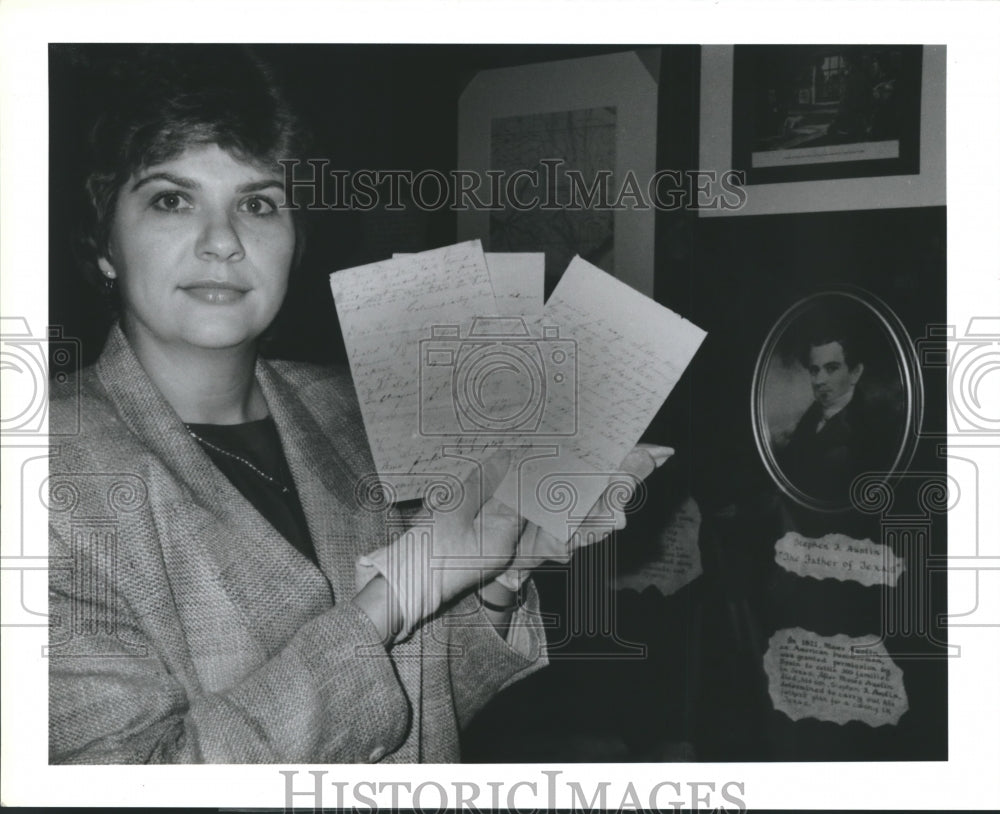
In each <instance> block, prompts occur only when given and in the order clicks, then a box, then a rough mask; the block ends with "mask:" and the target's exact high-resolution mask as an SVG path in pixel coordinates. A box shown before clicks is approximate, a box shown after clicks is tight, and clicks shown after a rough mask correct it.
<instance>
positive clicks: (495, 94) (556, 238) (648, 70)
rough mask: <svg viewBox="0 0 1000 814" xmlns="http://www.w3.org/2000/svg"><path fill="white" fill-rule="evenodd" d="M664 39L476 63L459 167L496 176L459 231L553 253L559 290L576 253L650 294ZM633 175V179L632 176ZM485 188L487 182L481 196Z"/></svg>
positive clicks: (552, 278)
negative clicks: (648, 199) (648, 198)
mask: <svg viewBox="0 0 1000 814" xmlns="http://www.w3.org/2000/svg"><path fill="white" fill-rule="evenodd" d="M659 57H660V52H659V49H657V48H649V49H639V50H628V51H623V52H621V53H613V54H605V55H602V56H594V57H584V58H580V59H566V60H558V61H552V62H539V63H534V64H529V65H517V66H514V67H509V68H497V69H491V70H484V71H479V72H478V73H477V74H476V75H475V76H473V78H472V79H471V80H470V81H469V83H468V85H467V86H466V88H465V90H464V91H463V93H462V95H461V97H460V99H459V108H458V167H459V170H460V171H461V172H465V173H471V174H472V176H473V177H475V178H483V179H486V178H488V179H489V180H490V188H489V190H488V196H489V197H488V200H487V203H488V205H487V206H469V207H465V208H464V209H460V210H459V212H458V237H459V239H460V240H473V239H476V238H478V239H480V240H482V242H483V246H484V248H485V249H487V250H488V251H494V252H544V253H545V283H546V290H547V291H551V289H552V288H553V287H554V285H555V283H556V282H557V281H558V278H559V276H560V275H561V274H562V272H563V271H564V270H565V268H566V266H567V265H568V264H569V261H570V260H571V259H572V258H573V256H574V255H576V254H579V255H580V256H581V257H583V259H585V260H587V261H589V262H591V263H593V264H594V265H596V266H598V267H599V268H601V269H603V270H604V271H606V272H608V273H609V274H613V275H615V276H616V277H617V278H618V279H619V280H622V281H623V282H625V283H627V284H628V285H630V286H632V287H633V288H635V289H637V290H638V291H641V292H643V293H644V294H647V295H650V296H651V295H652V293H653V262H654V214H655V213H654V211H653V209H652V208H651V207H642V206H634V205H630V203H632V202H633V201H634V199H633V197H632V193H631V192H630V190H633V191H634V189H635V184H639V185H641V186H642V187H643V188H644V185H645V184H646V183H647V181H648V179H649V178H650V177H652V175H653V173H654V172H655V170H656V143H657V142H656V117H657V99H658V88H659V83H658V78H659ZM630 184H631V186H630ZM486 194H487V191H486V190H481V191H480V197H483V196H484V195H486Z"/></svg>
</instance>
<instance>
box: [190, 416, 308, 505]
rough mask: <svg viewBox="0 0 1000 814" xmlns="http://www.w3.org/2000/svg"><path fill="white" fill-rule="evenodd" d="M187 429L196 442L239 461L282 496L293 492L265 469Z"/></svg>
mask: <svg viewBox="0 0 1000 814" xmlns="http://www.w3.org/2000/svg"><path fill="white" fill-rule="evenodd" d="M185 427H186V429H187V431H188V435H190V436H191V437H192V438H193V439H194V440H195V441H197V442H198V443H199V444H201V445H202V446H205V447H208V448H209V449H212V450H215V451H216V452H218V453H219V454H220V455H225V456H226V457H228V458H232V459H233V460H236V461H239V462H240V463H241V464H243V465H244V466H246V467H248V468H250V469H251V470H253V471H254V472H255V473H257V475H259V476H260V477H262V478H263V479H264V480H266V481H267V482H268V483H270V484H272V485H273V486H276V487H278V489H280V490H281V494H283V495H287V494H291V491H292V490H291V489H289V488H288V487H287V486H285V484H283V483H282V482H281V481H280V480H278V479H277V478H272V477H271V476H270V475H268V474H267V472H265V471H264V470H263V469H261V468H259V467H257V466H254V465H253V464H252V463H250V461H248V460H247V459H246V458H244V457H242V456H240V455H237V454H236V453H235V452H230V451H229V450H228V449H223V448H222V447H219V446H216V445H215V444H213V443H212V442H211V441H209V440H207V439H205V438H202V437H201V436H200V435H198V433H196V432H195V431H194V430H192V429H191V428H190V427H188V426H187V425H185Z"/></svg>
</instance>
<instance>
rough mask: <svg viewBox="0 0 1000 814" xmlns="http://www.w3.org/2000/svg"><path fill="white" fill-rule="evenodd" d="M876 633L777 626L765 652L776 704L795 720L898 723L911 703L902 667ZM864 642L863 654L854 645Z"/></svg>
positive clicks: (870, 724)
mask: <svg viewBox="0 0 1000 814" xmlns="http://www.w3.org/2000/svg"><path fill="white" fill-rule="evenodd" d="M870 642H871V637H867V638H852V637H850V636H847V635H844V634H839V635H837V636H818V635H816V634H815V633H810V632H809V631H808V630H803V629H802V628H800V627H797V628H786V629H784V630H779V631H777V632H776V633H775V634H774V635H773V636H772V637H771V640H770V642H768V649H767V652H766V653H765V654H764V671H765V672H766V673H767V677H768V682H769V683H768V692H769V693H770V696H771V702H772V703H773V704H774V708H775V709H776V710H778V711H779V712H783V713H785V714H786V715H787V716H788V717H789V718H791V719H792V720H793V721H798V720H801V719H802V718H816V719H818V720H820V721H832V722H834V723H837V724H844V723H847V722H848V721H861V722H862V723H865V724H868V726H884V725H886V724H889V725H893V726H895V725H896V724H897V723H898V722H899V719H900V717H901V716H902V715H903V713H904V712H906V710H907V709H909V701H908V700H907V697H906V690H905V688H904V687H903V671H902V670H901V669H900V668H899V667H897V666H896V664H895V663H894V662H893V661H892V659H891V658H890V657H889V654H888V652H887V651H886V649H885V646H884V645H883V644H881V643H879V644H878V646H877V647H870V646H868V645H870ZM861 644H864V645H866V647H865V651H864V652H865V654H864V656H859V655H854V654H853V653H852V648H853V647H855V646H857V645H861Z"/></svg>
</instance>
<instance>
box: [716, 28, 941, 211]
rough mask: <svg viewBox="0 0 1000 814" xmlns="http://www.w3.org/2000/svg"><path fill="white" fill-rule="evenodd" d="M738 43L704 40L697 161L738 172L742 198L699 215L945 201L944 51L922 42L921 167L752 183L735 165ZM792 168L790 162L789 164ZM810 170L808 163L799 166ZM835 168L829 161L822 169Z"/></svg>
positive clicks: (895, 206) (896, 206) (799, 175)
mask: <svg viewBox="0 0 1000 814" xmlns="http://www.w3.org/2000/svg"><path fill="white" fill-rule="evenodd" d="M739 47H740V46H733V45H703V46H701V66H700V74H701V75H700V79H699V95H700V101H699V124H698V166H699V169H700V170H701V171H703V172H709V173H715V174H716V177H720V176H721V175H722V174H723V173H726V172H733V171H736V172H737V174H742V177H743V180H744V183H743V187H742V189H743V191H744V200H743V205H742V206H740V207H737V208H723V207H716V206H701V207H699V208H698V217H699V218H731V217H745V216H755V215H782V214H789V213H807V212H839V211H846V210H870V209H889V208H891V209H902V208H910V207H927V206H944V205H945V204H946V201H947V196H946V188H947V184H946V168H947V167H948V161H947V154H946V136H947V126H946V113H947V109H948V106H947V104H946V96H947V93H946V91H947V87H946V86H947V76H948V58H949V51H948V46H946V45H923V46H919V47H920V49H921V57H920V60H921V62H920V127H919V129H920V135H919V162H920V165H919V168H918V169H917V170H916V171H915V172H914V173H913V174H910V175H879V176H871V175H869V176H859V177H841V178H833V177H827V178H821V179H814V180H807V179H805V178H803V177H802V172H798V173H797V174H796V173H794V172H793V173H791V175H792V176H793V177H791V178H789V179H787V180H784V181H771V182H768V183H753V182H752V181H751V179H748V178H746V171H745V169H744V170H743V171H740V170H739V169H738V168H734V166H733V152H734V151H733V141H734V137H735V134H734V122H733V110H734V104H733V99H734V87H733V83H734V79H735V75H736V71H735V67H734V66H735V51H736V49H737V48H739ZM792 169H795V168H792ZM801 169H807V168H801ZM820 169H821V170H822V171H823V172H826V173H829V172H832V168H831V167H826V168H825V169H824V168H822V167H821V168H820Z"/></svg>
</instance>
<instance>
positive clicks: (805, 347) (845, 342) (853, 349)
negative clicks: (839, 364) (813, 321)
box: [798, 329, 864, 369]
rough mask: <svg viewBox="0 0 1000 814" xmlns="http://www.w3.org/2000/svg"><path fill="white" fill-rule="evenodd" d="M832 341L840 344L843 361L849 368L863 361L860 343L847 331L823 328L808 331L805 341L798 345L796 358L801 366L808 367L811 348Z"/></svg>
mask: <svg viewBox="0 0 1000 814" xmlns="http://www.w3.org/2000/svg"><path fill="white" fill-rule="evenodd" d="M832 342H836V343H837V344H838V345H840V347H841V350H843V352H844V363H845V364H846V365H847V367H848V368H849V369H854V368H855V367H857V366H858V365H859V364H861V363H863V362H864V356H863V354H862V352H861V343H860V342H858V341H857V340H855V338H854V337H853V336H852V335H851V334H850V333H849V332H848V331H844V330H831V329H825V330H819V331H813V332H812V333H810V334H809V335H808V336H807V337H806V341H805V342H803V343H802V345H801V346H800V347H799V356H798V358H799V362H800V363H801V364H802V367H804V368H807V369H808V367H809V355H810V351H811V350H812V349H813V348H818V347H819V346H820V345H829V344H831V343H832Z"/></svg>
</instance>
